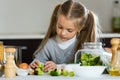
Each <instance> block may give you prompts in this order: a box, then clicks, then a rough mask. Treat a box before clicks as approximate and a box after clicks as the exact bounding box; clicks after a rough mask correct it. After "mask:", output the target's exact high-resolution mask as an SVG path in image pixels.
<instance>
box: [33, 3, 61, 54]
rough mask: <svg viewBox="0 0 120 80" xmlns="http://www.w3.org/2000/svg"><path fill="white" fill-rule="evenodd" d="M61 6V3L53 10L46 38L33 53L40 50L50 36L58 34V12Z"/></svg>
mask: <svg viewBox="0 0 120 80" xmlns="http://www.w3.org/2000/svg"><path fill="white" fill-rule="evenodd" d="M60 6H61V5H60V4H59V5H57V6H56V7H55V9H54V10H53V13H52V16H51V21H50V25H49V28H48V31H47V33H46V35H45V38H44V39H43V40H42V42H41V44H40V45H39V47H38V49H37V50H36V51H35V52H34V54H33V55H35V54H36V53H37V52H39V51H40V50H41V49H42V48H43V47H44V45H45V44H46V42H47V41H48V39H49V38H51V37H53V36H55V35H56V23H57V12H58V10H59V7H60Z"/></svg>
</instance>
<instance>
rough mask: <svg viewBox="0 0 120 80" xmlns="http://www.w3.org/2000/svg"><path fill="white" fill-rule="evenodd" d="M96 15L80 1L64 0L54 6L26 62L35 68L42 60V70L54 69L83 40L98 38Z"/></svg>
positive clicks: (71, 56) (91, 40)
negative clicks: (31, 54) (45, 32)
mask: <svg viewBox="0 0 120 80" xmlns="http://www.w3.org/2000/svg"><path fill="white" fill-rule="evenodd" d="M99 32H100V30H99V22H98V19H97V16H96V15H95V14H94V13H93V12H92V11H90V10H88V9H87V8H86V7H85V6H84V5H83V4H81V3H80V2H75V1H73V0H67V1H65V2H64V3H63V4H59V5H57V6H56V7H55V9H54V11H53V14H52V17H51V22H50V26H49V28H48V31H47V34H46V36H45V38H44V39H43V41H42V43H41V45H40V46H39V48H38V49H37V50H36V52H35V53H34V56H35V59H34V61H33V62H32V63H31V64H30V66H31V68H36V67H37V65H38V62H41V63H44V71H48V70H50V69H52V70H54V69H56V64H62V63H70V62H71V61H73V60H74V54H75V52H76V51H77V50H78V49H81V46H82V44H83V43H84V42H96V41H98V40H99Z"/></svg>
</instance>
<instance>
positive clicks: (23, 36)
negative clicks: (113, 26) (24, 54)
mask: <svg viewBox="0 0 120 80" xmlns="http://www.w3.org/2000/svg"><path fill="white" fill-rule="evenodd" d="M44 37H45V34H0V39H43V38H44ZM113 37H118V38H119V37H120V33H102V34H101V35H100V38H113Z"/></svg>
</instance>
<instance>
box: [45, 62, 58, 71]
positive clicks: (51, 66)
mask: <svg viewBox="0 0 120 80" xmlns="http://www.w3.org/2000/svg"><path fill="white" fill-rule="evenodd" d="M56 68H57V67H56V64H55V63H54V62H53V61H47V62H46V63H45V64H44V71H45V72H47V71H48V70H55V69H56Z"/></svg>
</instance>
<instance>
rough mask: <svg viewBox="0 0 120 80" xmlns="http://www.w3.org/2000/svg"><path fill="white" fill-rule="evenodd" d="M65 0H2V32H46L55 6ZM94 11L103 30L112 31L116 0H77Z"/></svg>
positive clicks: (0, 20)
mask: <svg viewBox="0 0 120 80" xmlns="http://www.w3.org/2000/svg"><path fill="white" fill-rule="evenodd" d="M63 1H65V0H0V34H39V33H45V32H46V30H47V28H48V25H49V21H50V16H51V14H52V11H53V9H54V6H55V5H56V4H58V3H62V2H63ZM76 1H80V2H82V3H83V4H84V5H85V6H86V7H87V8H88V9H90V10H92V11H94V12H95V13H96V14H97V15H98V17H99V19H100V23H101V26H102V31H103V32H112V28H111V18H112V17H113V13H112V12H113V3H114V1H115V0H76ZM118 1H120V0H118Z"/></svg>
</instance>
